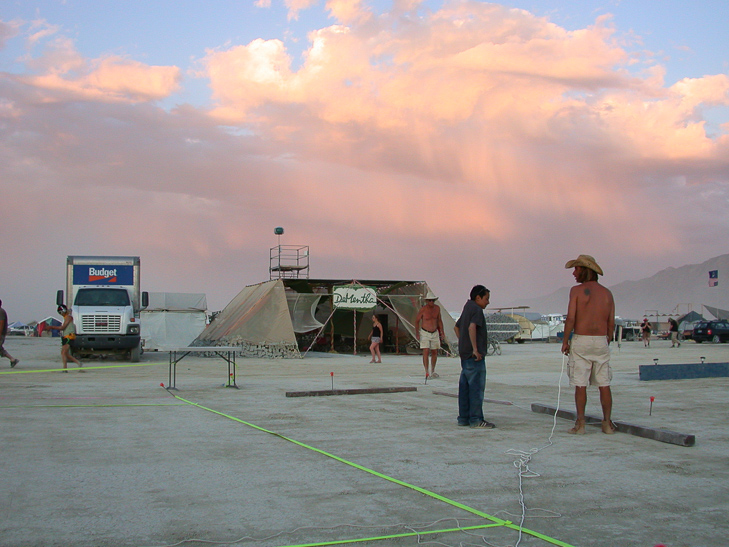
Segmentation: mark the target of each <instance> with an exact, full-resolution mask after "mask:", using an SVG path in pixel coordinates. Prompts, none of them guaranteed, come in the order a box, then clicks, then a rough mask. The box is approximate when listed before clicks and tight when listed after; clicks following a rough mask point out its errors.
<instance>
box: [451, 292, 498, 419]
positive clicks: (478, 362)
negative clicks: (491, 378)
mask: <svg viewBox="0 0 729 547" xmlns="http://www.w3.org/2000/svg"><path fill="white" fill-rule="evenodd" d="M490 295H491V293H490V292H489V290H488V289H487V288H486V287H484V286H483V285H476V286H475V287H474V288H473V289H471V295H470V296H471V299H470V300H469V301H468V302H466V304H465V306H463V311H462V312H461V316H460V317H459V318H458V321H457V322H456V327H455V331H456V336H457V337H458V353H459V354H460V357H461V378H460V379H459V381H458V425H463V426H466V425H467V426H470V427H473V428H481V429H493V428H495V427H496V426H495V425H494V424H492V423H491V422H489V421H486V420H485V419H484V417H483V394H484V390H485V389H486V347H487V338H488V333H487V331H486V318H485V317H484V315H483V310H484V308H485V307H486V306H488V304H489V297H490Z"/></svg>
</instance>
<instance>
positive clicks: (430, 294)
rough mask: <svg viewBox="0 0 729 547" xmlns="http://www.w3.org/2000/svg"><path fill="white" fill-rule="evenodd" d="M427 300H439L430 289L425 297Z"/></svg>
mask: <svg viewBox="0 0 729 547" xmlns="http://www.w3.org/2000/svg"><path fill="white" fill-rule="evenodd" d="M425 300H438V297H437V296H435V295H434V294H433V291H431V290H430V289H428V294H426V295H425Z"/></svg>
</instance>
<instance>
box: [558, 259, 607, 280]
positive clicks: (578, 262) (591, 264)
mask: <svg viewBox="0 0 729 547" xmlns="http://www.w3.org/2000/svg"><path fill="white" fill-rule="evenodd" d="M575 266H582V267H583V268H590V269H591V270H593V271H595V272H597V273H598V274H600V275H604V274H603V273H602V268H601V267H600V266H598V265H597V262H596V261H595V259H594V258H592V257H591V256H590V255H580V256H578V257H577V258H576V259H575V260H570V261H569V262H568V263H567V264H565V265H564V267H565V268H566V269H570V268H574V267H575Z"/></svg>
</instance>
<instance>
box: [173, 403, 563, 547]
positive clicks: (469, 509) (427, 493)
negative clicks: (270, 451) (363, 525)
mask: <svg viewBox="0 0 729 547" xmlns="http://www.w3.org/2000/svg"><path fill="white" fill-rule="evenodd" d="M168 393H169V391H168ZM170 395H172V396H173V397H174V398H175V399H177V400H179V401H182V402H184V403H187V404H189V405H192V406H195V407H197V408H200V409H202V410H206V411H208V412H212V413H213V414H217V415H218V416H223V417H224V418H228V419H229V420H233V421H235V422H238V423H241V424H243V425H247V426H248V427H252V428H253V429H257V430H258V431H262V432H263V433H268V434H269V435H274V436H276V437H279V438H280V439H283V440H285V441H288V442H290V443H293V444H295V445H298V446H301V447H302V448H306V449H308V450H311V451H313V452H317V453H318V454H321V455H323V456H326V457H328V458H331V459H333V460H336V461H338V462H341V463H344V464H346V465H349V466H350V467H354V468H355V469H359V470H360V471H364V472H365V473H369V474H371V475H374V476H376V477H379V478H381V479H384V480H386V481H389V482H392V483H394V484H398V485H400V486H404V487H405V488H410V489H411V490H415V491H416V492H420V493H421V494H423V495H425V496H428V497H431V498H433V499H436V500H438V501H442V502H443V503H447V504H448V505H451V506H453V507H457V508H458V509H462V510H463V511H466V512H468V513H471V514H473V515H476V516H479V517H481V518H484V519H487V520H490V521H491V522H494V523H495V525H496V526H505V527H507V528H511V529H512V530H517V531H518V530H521V532H522V533H525V534H529V535H530V536H534V537H536V538H539V539H541V540H543V541H546V542H548V543H551V544H552V545H557V546H559V547H574V546H573V545H570V544H569V543H565V542H563V541H560V540H558V539H554V538H551V537H549V536H545V535H544V534H540V533H539V532H535V531H533V530H528V529H527V528H519V526H517V525H516V524H514V523H512V522H511V521H508V520H502V519H500V518H497V517H494V516H491V515H489V514H487V513H484V512H482V511H479V510H478V509H474V508H472V507H468V506H467V505H464V504H462V503H459V502H457V501H454V500H451V499H448V498H446V497H444V496H441V495H440V494H436V493H435V492H431V491H429V490H426V489H425V488H421V487H419V486H415V485H414V484H409V483H407V482H404V481H401V480H399V479H395V478H393V477H389V476H387V475H384V474H382V473H379V472H377V471H374V470H372V469H368V468H367V467H364V466H361V465H359V464H357V463H354V462H350V461H348V460H345V459H344V458H340V457H339V456H335V455H334V454H330V453H329V452H325V451H324V450H321V449H319V448H315V447H313V446H309V445H308V444H305V443H302V442H300V441H297V440H295V439H292V438H290V437H286V436H285V435H282V434H281V433H276V432H275V431H270V430H268V429H265V428H263V427H260V426H257V425H255V424H252V423H250V422H246V421H245V420H241V419H240V418H236V417H235V416H231V415H229V414H225V413H223V412H220V411H218V410H214V409H212V408H208V407H206V406H203V405H200V404H198V403H193V402H192V401H188V400H187V399H183V398H182V397H179V396H178V395H175V394H174V393H170ZM347 543H353V542H352V541H348V542H347ZM312 545H328V544H326V543H321V544H312ZM329 545H334V544H329ZM289 547H301V546H289Z"/></svg>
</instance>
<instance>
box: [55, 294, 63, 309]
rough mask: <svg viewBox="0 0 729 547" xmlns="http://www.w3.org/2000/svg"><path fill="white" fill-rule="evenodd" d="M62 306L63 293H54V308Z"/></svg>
mask: <svg viewBox="0 0 729 547" xmlns="http://www.w3.org/2000/svg"><path fill="white" fill-rule="evenodd" d="M62 304H63V291H57V292H56V306H60V305H62Z"/></svg>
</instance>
